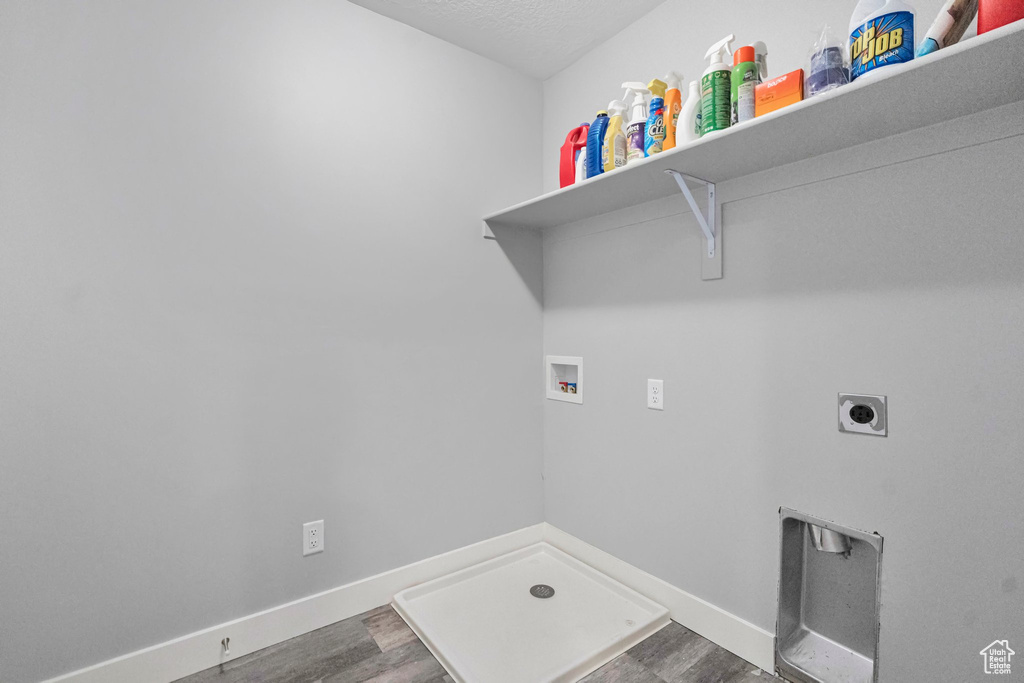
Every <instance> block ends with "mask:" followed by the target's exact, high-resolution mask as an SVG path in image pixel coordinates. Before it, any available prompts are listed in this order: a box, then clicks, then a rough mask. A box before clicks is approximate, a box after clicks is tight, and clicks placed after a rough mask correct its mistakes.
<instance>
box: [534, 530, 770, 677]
mask: <svg viewBox="0 0 1024 683" xmlns="http://www.w3.org/2000/svg"><path fill="white" fill-rule="evenodd" d="M544 540H545V541H547V542H548V543H550V544H551V545H553V546H555V547H556V548H558V549H559V550H562V551H563V552H566V553H568V554H569V555H572V556H573V557H575V558H576V559H577V560H580V561H581V562H585V563H586V564H589V565H590V566H591V567H593V568H594V569H596V570H598V571H599V572H603V573H604V574H607V575H608V576H610V577H612V578H613V579H615V580H617V581H619V582H620V583H623V584H625V585H627V586H629V587H630V588H632V589H633V590H635V591H636V592H638V593H640V594H642V595H644V596H646V597H648V598H650V599H651V600H654V601H655V602H657V603H658V604H660V605H664V606H665V607H667V608H668V611H669V614H670V615H671V616H672V621H675V622H677V623H679V624H682V625H683V626H685V627H686V628H688V629H690V630H691V631H693V632H695V633H698V634H700V635H702V636H704V637H705V638H707V639H708V640H710V641H711V642H713V643H715V644H716V645H719V646H721V647H723V648H725V649H726V650H728V651H729V652H732V653H733V654H734V655H737V656H738V657H742V658H743V659H745V660H747V661H748V662H750V663H751V664H753V665H754V666H758V667H760V668H762V669H764V670H765V671H775V634H773V633H769V632H768V631H766V630H764V629H763V628H761V627H759V626H755V625H754V624H751V623H750V622H749V621H745V620H743V619H740V618H739V617H737V616H735V615H734V614H730V613H729V612H726V611H725V610H723V609H720V608H718V607H715V606H714V605H712V604H711V603H709V602H706V601H704V600H701V599H700V598H698V597H696V596H694V595H690V594H689V593H687V592H686V591H684V590H682V589H680V588H676V587H675V586H673V585H672V584H670V583H666V582H665V581H662V580H661V579H659V578H657V577H656V576H651V575H650V574H648V573H647V572H645V571H643V570H642V569H637V568H636V567H634V566H633V565H631V564H629V563H628V562H624V561H623V560H620V559H619V558H617V557H615V556H614V555H609V554H608V553H606V552H604V551H603V550H599V549H598V548H595V547H594V546H592V545H590V544H589V543H586V542H584V541H581V540H580V539H578V538H576V537H575V536H572V535H570V534H567V533H565V532H564V531H562V530H561V529H558V528H556V527H554V526H551V525H550V524H548V523H546V522H545V523H544Z"/></svg>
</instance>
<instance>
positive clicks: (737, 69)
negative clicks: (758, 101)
mask: <svg viewBox="0 0 1024 683" xmlns="http://www.w3.org/2000/svg"><path fill="white" fill-rule="evenodd" d="M756 59H757V57H756V53H755V52H754V46H753V45H747V46H746V47H741V48H740V49H738V50H736V52H735V53H734V54H733V56H732V77H731V78H730V87H731V90H732V125H734V126H735V125H736V124H737V123H743V122H744V121H750V120H751V119H753V118H754V89H755V88H756V87H757V84H758V83H760V82H761V76H760V72H759V71H758V66H757V62H756V61H755V60H756Z"/></svg>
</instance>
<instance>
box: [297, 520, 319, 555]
mask: <svg viewBox="0 0 1024 683" xmlns="http://www.w3.org/2000/svg"><path fill="white" fill-rule="evenodd" d="M323 551H324V520H322V519H321V520H320V521H317V522H306V523H305V524H303V525H302V555H303V556H306V555H313V554H314V553H322V552H323Z"/></svg>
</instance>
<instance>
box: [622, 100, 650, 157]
mask: <svg viewBox="0 0 1024 683" xmlns="http://www.w3.org/2000/svg"><path fill="white" fill-rule="evenodd" d="M622 87H623V88H625V89H626V92H627V97H628V96H629V94H632V95H633V113H632V116H631V117H630V119H629V125H628V126H627V127H626V163H633V162H634V161H638V160H640V159H643V158H644V132H645V129H646V127H647V100H646V99H645V97H644V96H645V95H646V94H647V93H648V92H650V91H649V90H648V89H647V86H645V85H644V84H643V83H638V82H635V81H634V82H628V83H623V84H622Z"/></svg>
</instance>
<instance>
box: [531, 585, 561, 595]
mask: <svg viewBox="0 0 1024 683" xmlns="http://www.w3.org/2000/svg"><path fill="white" fill-rule="evenodd" d="M554 594H555V589H554V588H552V587H551V586H546V585H544V584H543V583H538V584H537V585H536V586H534V587H533V588H531V589H530V595H532V596H533V597H535V598H550V597H551V596H552V595H554Z"/></svg>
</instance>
